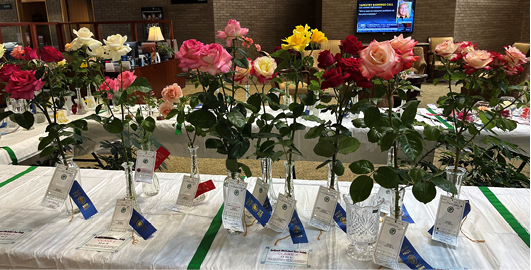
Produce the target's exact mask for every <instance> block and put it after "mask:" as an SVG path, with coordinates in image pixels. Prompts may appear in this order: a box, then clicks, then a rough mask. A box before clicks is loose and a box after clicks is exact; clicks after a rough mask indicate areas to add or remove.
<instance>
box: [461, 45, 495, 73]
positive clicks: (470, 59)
mask: <svg viewBox="0 0 531 270" xmlns="http://www.w3.org/2000/svg"><path fill="white" fill-rule="evenodd" d="M463 59H464V60H465V64H466V65H468V66H469V67H472V68H475V69H481V68H486V67H487V66H488V65H489V64H490V63H491V62H492V56H491V55H490V53H489V52H488V51H485V50H478V51H473V52H469V53H467V54H466V55H465V56H464V57H463Z"/></svg>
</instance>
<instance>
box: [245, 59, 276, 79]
mask: <svg viewBox="0 0 531 270" xmlns="http://www.w3.org/2000/svg"><path fill="white" fill-rule="evenodd" d="M276 68H277V62H276V61H275V59H273V58H271V57H268V56H262V57H258V58H256V59H255V60H254V62H253V67H252V70H251V72H252V75H254V76H256V78H257V79H258V82H259V83H266V82H267V81H269V80H271V79H273V77H274V76H275V69H276Z"/></svg>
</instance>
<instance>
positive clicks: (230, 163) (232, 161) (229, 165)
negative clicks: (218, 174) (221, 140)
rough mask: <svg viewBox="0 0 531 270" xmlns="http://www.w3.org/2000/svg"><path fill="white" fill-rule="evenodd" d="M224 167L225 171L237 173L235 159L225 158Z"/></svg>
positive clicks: (237, 168) (237, 167) (237, 166)
mask: <svg viewBox="0 0 531 270" xmlns="http://www.w3.org/2000/svg"><path fill="white" fill-rule="evenodd" d="M225 166H226V167H227V170H229V171H231V172H237V171H239V165H238V160H237V159H230V158H227V160H225Z"/></svg>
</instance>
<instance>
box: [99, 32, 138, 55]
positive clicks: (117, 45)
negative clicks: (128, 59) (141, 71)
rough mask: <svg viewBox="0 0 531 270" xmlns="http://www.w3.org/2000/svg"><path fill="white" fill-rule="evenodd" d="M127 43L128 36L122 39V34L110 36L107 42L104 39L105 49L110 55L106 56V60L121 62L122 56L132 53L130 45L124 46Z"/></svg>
mask: <svg viewBox="0 0 531 270" xmlns="http://www.w3.org/2000/svg"><path fill="white" fill-rule="evenodd" d="M126 41H127V36H123V37H122V35H120V34H116V35H112V36H108V37H107V39H106V40H105V39H104V40H103V42H104V43H105V46H104V49H105V51H106V53H107V54H108V55H106V58H107V59H112V61H119V60H120V58H121V57H122V55H126V54H127V53H128V52H130V51H131V48H130V47H129V45H127V46H126V45H124V43H125V42H126Z"/></svg>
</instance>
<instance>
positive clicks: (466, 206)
mask: <svg viewBox="0 0 531 270" xmlns="http://www.w3.org/2000/svg"><path fill="white" fill-rule="evenodd" d="M468 213H470V204H469V203H468V201H466V204H465V211H464V212H463V217H462V218H461V219H464V218H465V217H466V215H468ZM428 233H429V234H433V226H431V228H430V229H429V230H428Z"/></svg>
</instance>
